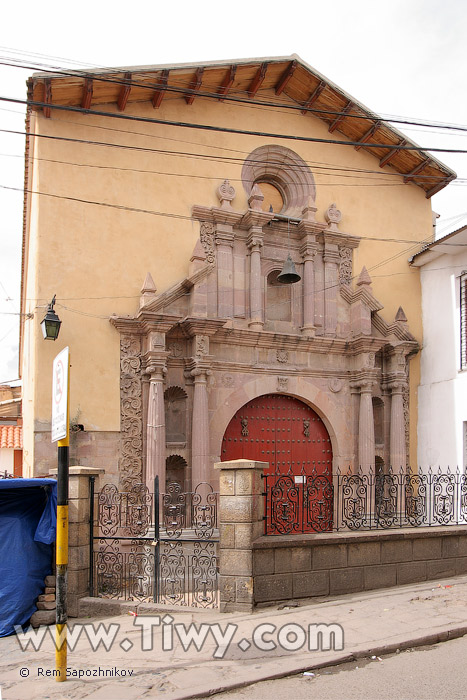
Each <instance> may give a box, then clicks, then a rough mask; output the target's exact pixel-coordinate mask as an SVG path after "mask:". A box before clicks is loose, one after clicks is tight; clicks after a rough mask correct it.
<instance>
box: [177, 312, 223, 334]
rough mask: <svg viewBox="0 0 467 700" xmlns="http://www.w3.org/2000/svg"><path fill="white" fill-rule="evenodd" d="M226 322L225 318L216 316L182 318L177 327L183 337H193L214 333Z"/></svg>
mask: <svg viewBox="0 0 467 700" xmlns="http://www.w3.org/2000/svg"><path fill="white" fill-rule="evenodd" d="M225 323H226V319H218V318H195V317H193V318H184V319H183V320H181V321H180V323H179V327H180V329H181V331H182V333H183V335H184V336H185V338H193V337H194V336H196V335H214V334H215V333H217V332H218V331H219V330H220V329H221V328H222V327H223V326H224V324H225Z"/></svg>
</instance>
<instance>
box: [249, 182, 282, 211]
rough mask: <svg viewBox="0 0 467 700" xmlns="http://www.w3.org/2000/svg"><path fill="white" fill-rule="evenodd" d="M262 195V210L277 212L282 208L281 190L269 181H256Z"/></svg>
mask: <svg viewBox="0 0 467 700" xmlns="http://www.w3.org/2000/svg"><path fill="white" fill-rule="evenodd" d="M256 184H257V185H258V187H259V188H260V190H261V192H262V193H263V195H264V201H263V211H273V212H274V213H275V214H279V213H280V212H281V211H282V210H283V208H284V197H283V196H282V193H281V191H280V190H279V189H278V188H277V187H276V186H275V185H273V184H271V183H270V182H257V183H256Z"/></svg>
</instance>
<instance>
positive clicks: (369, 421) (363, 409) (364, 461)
mask: <svg viewBox="0 0 467 700" xmlns="http://www.w3.org/2000/svg"><path fill="white" fill-rule="evenodd" d="M372 386H373V381H371V380H368V381H364V382H362V383H361V384H360V412H359V420H358V461H359V466H360V467H361V469H362V470H363V472H364V473H368V472H369V471H370V469H372V470H373V472H374V469H375V423H374V418H373V400H372Z"/></svg>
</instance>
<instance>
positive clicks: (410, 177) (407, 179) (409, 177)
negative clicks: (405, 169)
mask: <svg viewBox="0 0 467 700" xmlns="http://www.w3.org/2000/svg"><path fill="white" fill-rule="evenodd" d="M429 162H430V159H429V158H426V159H425V160H424V161H422V162H421V163H419V164H418V165H417V167H416V168H414V169H413V170H412V171H411V172H410V173H407V174H406V175H405V177H404V182H405V183H407V182H410V180H413V179H414V177H415V176H416V175H418V173H420V172H421V171H422V170H424V168H426V166H427V165H428V163H429Z"/></svg>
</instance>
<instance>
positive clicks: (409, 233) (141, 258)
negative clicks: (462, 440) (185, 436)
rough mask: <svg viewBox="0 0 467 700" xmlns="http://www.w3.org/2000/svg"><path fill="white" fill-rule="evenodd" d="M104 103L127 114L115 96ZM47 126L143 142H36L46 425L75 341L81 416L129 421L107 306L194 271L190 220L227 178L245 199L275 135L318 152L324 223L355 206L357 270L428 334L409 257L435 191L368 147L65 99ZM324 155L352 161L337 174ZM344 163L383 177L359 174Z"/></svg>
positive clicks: (39, 368) (302, 150) (318, 131)
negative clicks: (74, 106) (226, 129)
mask: <svg viewBox="0 0 467 700" xmlns="http://www.w3.org/2000/svg"><path fill="white" fill-rule="evenodd" d="M104 109H105V110H106V111H111V112H115V113H116V114H118V111H117V110H116V107H115V105H106V106H105V107H104ZM124 114H125V115H138V116H143V117H149V118H157V119H175V120H181V121H189V122H193V123H201V124H213V125H223V126H233V127H235V128H237V129H246V130H253V129H254V130H264V131H269V132H277V133H287V134H291V135H297V136H312V137H317V138H323V139H326V138H330V137H331V138H338V139H340V140H344V137H342V136H341V135H340V134H338V133H335V134H333V135H330V134H329V132H328V129H327V126H326V125H325V124H324V123H323V122H321V121H319V120H318V119H317V118H315V117H311V116H303V115H302V114H301V113H300V112H296V113H285V111H282V110H274V109H272V108H260V107H258V106H250V105H241V104H228V103H221V102H218V101H215V100H203V99H195V101H194V103H193V105H191V106H188V105H186V103H185V101H184V100H180V99H178V100H174V99H169V98H167V99H165V100H164V101H163V103H162V106H161V108H160V109H158V110H154V109H153V108H152V106H151V105H150V103H141V104H135V103H133V104H130V105H129V106H128V107H127V109H126V111H125V113H124ZM35 130H36V132H37V133H39V134H42V135H51V136H62V137H66V138H68V139H79V140H82V141H84V142H89V141H97V142H100V143H114V144H120V145H125V146H131V147H132V148H116V147H111V146H102V145H96V144H91V143H78V142H73V141H62V140H53V139H46V138H38V139H36V142H35V148H34V155H35V160H34V168H33V179H32V180H31V181H30V184H31V185H32V189H33V190H35V191H39V192H41V193H42V194H41V195H36V196H33V197H32V202H31V215H30V234H29V235H30V248H29V261H30V262H31V261H33V260H34V261H35V264H36V267H35V268H34V269H30V271H29V273H28V276H27V279H26V288H25V296H26V297H27V299H29V301H28V302H27V303H26V309H25V310H26V311H34V310H35V312H36V316H35V319H34V321H29V322H26V324H25V336H24V352H23V372H24V377H25V398H26V401H25V423H26V422H27V423H29V424H31V421H32V420H33V419H34V421H35V425H36V428H37V426H41V425H42V426H43V427H44V428H45V427H47V426H48V425H49V422H50V415H51V368H52V360H53V357H54V356H55V355H56V354H57V353H58V352H59V351H60V350H61V349H62V348H63V347H65V346H66V345H69V346H70V350H71V361H72V374H71V410H70V414H71V417H72V418H73V417H74V416H77V415H78V413H80V415H79V422H80V423H84V424H85V425H86V427H87V429H89V430H103V431H116V430H119V427H120V409H119V334H118V332H117V331H116V330H115V329H114V328H113V326H111V324H110V323H109V321H108V317H109V315H111V314H112V313H118V314H120V315H122V314H133V313H135V312H136V311H137V309H138V302H139V293H140V289H141V286H142V283H143V280H144V278H145V276H146V273H147V272H148V271H150V272H151V274H152V276H153V278H154V280H155V282H156V286H157V288H158V291H159V292H161V291H163V290H164V289H166V288H168V287H169V286H171V285H172V284H173V283H175V282H177V281H178V280H180V279H181V278H183V277H184V276H185V275H186V274H187V271H188V264H189V259H190V256H191V253H192V251H193V247H194V245H195V243H196V240H197V238H198V235H199V224H198V222H194V221H191V220H190V215H191V209H192V206H193V205H194V204H200V205H205V206H218V204H219V202H218V199H217V197H216V192H215V191H216V188H217V187H218V185H219V184H220V183H221V182H222V181H223V180H224V179H230V181H231V183H232V184H233V185H234V187H235V188H236V191H237V195H236V199H235V200H234V202H233V207H234V208H235V209H237V210H245V209H246V208H247V206H248V205H247V196H246V193H245V191H244V188H243V186H242V183H241V169H242V165H243V161H244V159H245V158H246V157H247V155H248V154H249V153H251V151H253V150H254V149H255V148H257V147H258V146H262V145H265V144H267V143H271V142H273V143H276V142H277V143H280V144H281V145H283V146H285V147H287V148H290V149H292V150H294V151H295V152H296V153H298V154H299V155H300V156H301V157H302V158H303V159H304V160H305V161H306V162H307V163H309V165H310V168H311V170H312V172H313V174H314V177H315V181H316V192H317V197H316V206H317V207H318V211H317V219H318V220H320V221H322V220H324V212H325V210H326V209H327V207H328V206H329V205H330V204H331V203H332V202H335V203H336V204H337V206H338V208H339V209H340V210H341V211H342V214H343V217H342V222H341V224H340V229H341V230H342V231H346V232H348V233H350V234H353V235H356V236H360V237H362V239H363V240H362V241H361V243H360V246H359V248H358V249H357V250H356V251H355V252H354V271H355V272H356V273H357V274H358V272H359V271H360V269H361V267H362V266H363V265H365V266H366V267H367V269H368V271H369V273H370V275H371V276H372V278H373V291H374V294H375V296H376V298H377V299H379V301H380V302H381V303H382V304H383V305H384V309H383V311H382V312H381V315H382V316H383V317H384V318H385V319H386V320H387V321H389V322H390V321H392V320H393V319H394V315H395V313H396V312H397V309H398V307H399V306H400V305H402V306H403V308H404V310H405V313H406V315H407V318H408V321H409V328H410V330H411V332H412V333H413V334H414V335H415V337H416V338H417V340H418V341H419V342H421V339H422V338H421V333H422V327H421V311H420V309H421V303H420V284H419V277H418V271H417V270H413V269H411V268H409V266H408V264H407V258H408V257H409V256H410V255H411V254H412V253H413V252H414V251H415V250H416V249H418V247H419V246H414V244H413V241H422V240H425V239H427V238H429V237H430V236H431V232H432V220H431V205H430V200H427V199H426V198H425V195H424V192H423V191H422V190H421V189H420V188H418V187H416V186H415V185H413V184H407V185H403V184H402V179H401V178H400V177H396V176H394V175H392V174H391V170H390V168H386V169H385V170H384V171H382V170H381V169H380V168H379V165H378V161H377V159H375V158H373V157H372V156H371V155H369V154H368V153H366V152H364V151H359V152H357V151H355V149H354V148H352V147H347V146H339V145H331V144H320V143H307V142H301V141H292V140H289V139H283V140H279V141H277V140H276V139H267V138H261V137H255V136H249V135H232V134H227V133H218V132H207V131H199V130H196V129H187V128H180V127H174V126H165V125H156V124H148V123H144V122H137V121H125V120H120V119H110V118H105V117H98V116H93V115H92V114H88V115H85V114H74V113H66V112H57V113H56V112H55V111H54V110H52V118H51V119H45V118H44V117H43V115H42V114H38V115H37V116H36V119H35ZM135 147H137V149H140V150H137V149H136V148H135ZM144 149H151V150H144ZM176 152H178V153H177V154H176ZM325 166H337V167H339V168H344V170H340V171H339V172H327V171H326V170H324V169H323V168H324V167H325ZM346 168H358V169H362V170H371V171H378V172H379V173H385V175H380V174H374V175H372V174H365V173H358V174H355V173H349V172H346V171H345V169H346ZM47 193H48V194H49V195H50V194H51V195H54V196H53V197H51V196H47ZM55 195H59V197H56V196H55ZM67 198H72V199H67ZM75 200H86V201H93V202H100V203H103V204H114V205H118V206H120V207H122V208H120V209H117V208H111V207H106V206H102V205H95V204H89V203H84V202H83V201H75ZM124 207H129V208H133V209H143V210H146V211H151V212H153V213H144V212H135V211H129V210H127V209H125V208H124ZM158 212H159V213H161V212H162V213H167V214H170V215H175V216H160V215H158V214H157V213H158ZM177 217H181V218H177ZM394 239H396V240H394ZM54 294H56V295H57V306H56V311H57V312H58V314H59V316H60V318H61V320H62V329H61V332H60V337H59V339H58V341H57V342H55V343H52V342H44V341H43V340H42V335H41V331H40V327H39V322H40V320H41V318H42V315H43V313H44V309H41V308H39V309H38V308H37V307H38V306H40V305H41V304H42V305H43V304H45V303H46V302H47V301H50V299H51V298H52V296H53V295H54ZM418 381H419V361H418V358H415V359H414V360H412V363H411V388H412V393H411V425H412V439H411V443H412V455H411V457H412V463H414V464H415V461H414V460H415V455H416V444H415V435H416V392H415V387H416V386H417V384H418ZM25 442H26V441H25ZM25 447H26V444H25ZM31 449H32V447H31ZM26 459H27V458H26Z"/></svg>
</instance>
